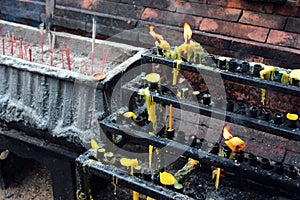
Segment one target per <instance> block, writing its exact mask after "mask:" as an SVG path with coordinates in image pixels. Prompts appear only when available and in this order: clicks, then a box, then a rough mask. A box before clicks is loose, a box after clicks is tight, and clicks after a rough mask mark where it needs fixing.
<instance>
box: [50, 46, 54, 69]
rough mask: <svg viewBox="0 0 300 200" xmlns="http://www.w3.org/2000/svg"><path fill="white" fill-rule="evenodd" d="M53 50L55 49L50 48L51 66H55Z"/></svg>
mask: <svg viewBox="0 0 300 200" xmlns="http://www.w3.org/2000/svg"><path fill="white" fill-rule="evenodd" d="M53 52H54V49H50V66H53Z"/></svg>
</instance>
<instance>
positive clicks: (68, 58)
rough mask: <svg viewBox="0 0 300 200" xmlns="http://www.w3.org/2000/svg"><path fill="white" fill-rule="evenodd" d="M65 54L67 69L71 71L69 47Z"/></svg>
mask: <svg viewBox="0 0 300 200" xmlns="http://www.w3.org/2000/svg"><path fill="white" fill-rule="evenodd" d="M66 54H67V62H68V70H69V71H71V70H72V68H71V58H70V49H69V48H67V50H66Z"/></svg>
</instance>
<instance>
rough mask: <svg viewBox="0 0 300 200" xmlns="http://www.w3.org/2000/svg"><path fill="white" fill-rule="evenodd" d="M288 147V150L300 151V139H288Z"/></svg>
mask: <svg viewBox="0 0 300 200" xmlns="http://www.w3.org/2000/svg"><path fill="white" fill-rule="evenodd" d="M286 149H287V150H288V151H293V152H298V153H300V141H295V140H290V141H288V143H287V146H286Z"/></svg>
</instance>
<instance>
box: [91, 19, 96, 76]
mask: <svg viewBox="0 0 300 200" xmlns="http://www.w3.org/2000/svg"><path fill="white" fill-rule="evenodd" d="M95 39H96V21H95V19H94V18H93V30H92V74H93V73H94V61H95Z"/></svg>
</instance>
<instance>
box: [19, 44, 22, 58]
mask: <svg viewBox="0 0 300 200" xmlns="http://www.w3.org/2000/svg"><path fill="white" fill-rule="evenodd" d="M19 56H20V58H21V59H23V41H22V40H20V45H19Z"/></svg>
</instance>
